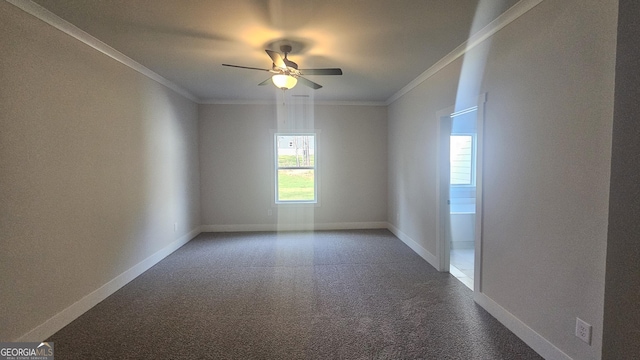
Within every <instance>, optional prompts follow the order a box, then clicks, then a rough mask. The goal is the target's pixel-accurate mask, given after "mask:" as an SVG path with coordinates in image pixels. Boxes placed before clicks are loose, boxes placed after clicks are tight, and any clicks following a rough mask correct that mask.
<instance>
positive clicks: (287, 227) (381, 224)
mask: <svg viewBox="0 0 640 360" xmlns="http://www.w3.org/2000/svg"><path fill="white" fill-rule="evenodd" d="M387 225H388V224H387V222H386V221H369V222H347V223H309V224H234V225H203V226H202V227H201V230H202V232H243V231H307V230H356V229H386V228H387Z"/></svg>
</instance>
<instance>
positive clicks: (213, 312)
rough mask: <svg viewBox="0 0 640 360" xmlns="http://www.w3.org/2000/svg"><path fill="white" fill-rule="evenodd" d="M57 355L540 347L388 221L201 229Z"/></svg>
mask: <svg viewBox="0 0 640 360" xmlns="http://www.w3.org/2000/svg"><path fill="white" fill-rule="evenodd" d="M48 341H53V342H54V343H55V350H56V354H55V355H56V359H60V360H64V359H439V360H440V359H541V357H540V356H538V355H537V354H536V353H535V352H534V351H533V350H531V349H530V348H529V347H528V346H527V345H526V344H524V343H523V342H522V341H521V340H520V339H518V338H517V337H516V336H515V335H513V333H511V332H510V331H509V330H507V329H506V328H505V327H504V326H502V325H501V324H500V323H499V322H498V321H497V320H495V319H494V318H493V317H491V315H489V314H488V313H487V312H485V311H484V310H483V309H482V308H480V307H479V306H478V305H476V304H475V303H474V302H473V300H472V293H471V291H470V290H469V289H468V288H466V287H465V286H464V285H462V284H461V283H460V282H458V280H456V279H455V278H454V277H453V276H451V275H449V274H446V273H439V272H437V271H436V270H435V269H434V268H433V267H431V266H430V265H429V264H428V263H427V262H425V261H424V260H423V259H421V258H420V257H419V256H418V255H416V254H415V253H414V252H413V251H412V250H411V249H409V248H408V247H407V246H406V245H405V244H403V243H402V242H401V241H400V240H398V239H397V238H396V237H394V236H393V234H391V233H390V232H388V231H387V230H357V231H356V230H354V231H321V232H288V233H203V234H201V235H199V236H198V237H197V238H195V239H194V240H192V241H191V242H189V243H188V244H186V245H185V246H183V247H182V248H181V249H179V250H178V251H176V252H175V253H173V254H171V255H170V256H168V257H167V258H165V259H164V260H163V261H161V262H160V263H158V264H157V265H156V266H154V267H153V268H151V269H149V270H148V271H147V272H145V273H144V274H142V275H141V276H139V277H138V278H136V279H135V280H133V281H132V282H131V283H129V284H127V285H126V286H124V287H123V288H122V289H120V290H119V291H117V292H116V293H115V294H113V295H112V296H110V297H108V298H107V299H105V300H104V301H103V302H101V303H100V304H98V305H97V306H95V307H94V308H92V309H91V310H89V311H88V312H87V313H85V314H84V315H82V316H81V317H79V318H78V319H76V320H75V321H74V322H72V323H71V324H69V325H68V326H66V327H65V328H63V329H62V330H60V331H59V332H57V333H56V334H54V335H53V336H52V337H51V338H49V339H48Z"/></svg>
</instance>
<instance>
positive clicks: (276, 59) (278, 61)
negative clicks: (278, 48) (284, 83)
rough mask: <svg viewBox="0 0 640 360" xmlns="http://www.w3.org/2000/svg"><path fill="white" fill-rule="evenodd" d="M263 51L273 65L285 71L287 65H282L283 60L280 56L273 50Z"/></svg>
mask: <svg viewBox="0 0 640 360" xmlns="http://www.w3.org/2000/svg"><path fill="white" fill-rule="evenodd" d="M265 51H266V52H267V54H269V57H270V58H271V60H272V61H273V65H275V66H277V67H279V68H281V69H285V70H286V69H287V64H285V63H284V60H282V56H280V54H278V53H277V52H275V51H273V50H265Z"/></svg>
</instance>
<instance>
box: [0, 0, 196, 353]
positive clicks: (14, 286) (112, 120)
mask: <svg viewBox="0 0 640 360" xmlns="http://www.w3.org/2000/svg"><path fill="white" fill-rule="evenodd" d="M0 48H1V49H2V61H1V62H0V84H1V85H0V109H2V111H1V112H0V229H1V230H0V236H1V238H0V245H1V249H2V251H0V289H1V290H0V339H1V340H3V341H11V340H15V339H17V338H18V337H20V336H22V335H23V334H25V333H27V332H28V331H30V330H31V329H33V328H34V327H36V326H38V325H40V324H42V323H44V322H45V320H47V319H49V318H51V317H52V316H54V315H55V314H57V313H58V312H60V311H62V310H63V309H65V308H67V307H69V306H70V305H72V304H74V303H75V302H76V301H78V300H80V299H82V298H83V297H84V296H86V295H88V294H89V293H91V292H92V291H94V290H96V289H97V288H99V287H101V286H102V285H104V284H105V283H107V282H109V281H110V280H112V279H114V278H115V277H116V276H118V275H120V274H121V273H123V272H124V271H126V270H128V269H130V268H131V267H132V266H134V265H136V264H138V263H139V262H140V261H142V260H143V259H145V258H147V257H149V256H150V255H152V254H153V253H155V252H157V251H159V250H160V249H163V248H164V247H166V246H167V245H168V244H170V243H172V242H174V241H175V240H176V239H178V238H180V237H183V236H185V235H186V234H187V233H188V232H190V231H192V230H194V229H197V228H198V226H199V224H200V203H199V169H198V165H199V164H198V153H197V150H198V148H197V133H196V131H197V114H198V110H197V105H196V104H194V103H193V102H191V101H189V100H186V99H184V98H183V97H181V96H179V95H177V94H175V93H174V92H172V91H170V90H168V89H167V88H165V87H163V86H161V85H160V84H158V83H156V82H154V81H152V80H150V79H149V78H147V77H145V76H143V75H141V74H139V73H137V72H135V71H133V70H131V69H130V68H128V67H126V66H124V65H122V64H120V63H118V62H116V61H115V60H113V59H111V58H109V57H107V56H105V55H103V54H101V53H98V52H97V51H95V50H94V49H92V48H90V47H88V46H86V45H84V44H82V43H81V42H79V41H77V40H75V39H73V38H71V37H69V36H67V35H65V34H63V33H62V32H60V31H57V30H55V29H53V28H52V27H50V26H49V25H46V24H45V23H44V22H42V21H40V20H37V19H36V18H34V17H32V16H31V15H28V14H26V13H24V12H23V11H22V10H19V9H18V8H16V7H14V6H12V5H10V4H8V3H6V2H4V1H1V2H0ZM174 223H178V231H177V232H174V229H173V227H174Z"/></svg>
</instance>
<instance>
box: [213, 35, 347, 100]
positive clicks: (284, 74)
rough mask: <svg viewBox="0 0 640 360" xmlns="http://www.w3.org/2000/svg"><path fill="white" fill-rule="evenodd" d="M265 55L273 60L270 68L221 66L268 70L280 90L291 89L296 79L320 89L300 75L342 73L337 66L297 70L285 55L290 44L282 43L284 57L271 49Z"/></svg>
mask: <svg viewBox="0 0 640 360" xmlns="http://www.w3.org/2000/svg"><path fill="white" fill-rule="evenodd" d="M265 51H266V53H267V55H269V57H270V58H271V60H272V61H273V63H272V65H271V69H260V68H254V67H248V66H240V65H230V64H222V65H223V66H229V67H235V68H240V69H248V70H260V71H268V72H270V73H273V74H274V75H273V76H272V77H271V81H272V82H273V84H274V85H275V86H276V87H277V88H278V89H282V90H289V89H292V88H293V87H294V86H296V84H297V83H298V80H300V82H301V83H302V84H304V85H305V86H308V87H310V88H312V89H314V90H317V89H320V88H321V87H322V85H320V84H317V83H315V82H313V81H311V80H309V79H306V78H304V77H302V75H342V70H341V69H338V68H330V69H302V70H298V64H296V63H295V62H293V61H291V60H289V59H288V57H287V55H288V54H289V53H290V52H291V46H289V45H282V46H280V51H282V53H283V54H284V57H282V55H280V54H279V53H277V52H275V51H273V50H265ZM268 81H269V79H267V80H265V81H263V82H261V83H260V84H258V85H265V84H266V83H268Z"/></svg>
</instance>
